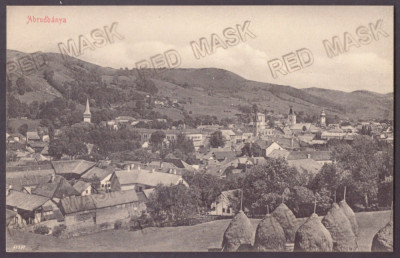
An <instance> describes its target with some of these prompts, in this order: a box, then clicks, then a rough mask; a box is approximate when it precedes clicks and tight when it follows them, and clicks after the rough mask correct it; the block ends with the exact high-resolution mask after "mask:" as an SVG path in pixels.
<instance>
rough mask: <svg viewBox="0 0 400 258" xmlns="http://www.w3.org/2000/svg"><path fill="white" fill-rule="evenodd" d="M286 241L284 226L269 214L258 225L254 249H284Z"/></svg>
mask: <svg viewBox="0 0 400 258" xmlns="http://www.w3.org/2000/svg"><path fill="white" fill-rule="evenodd" d="M285 243H286V237H285V232H284V231H283V228H282V226H281V225H280V224H279V222H278V221H277V220H276V219H275V218H274V217H273V216H272V215H271V214H267V215H266V216H265V218H264V219H263V220H262V221H261V222H260V224H258V226H257V230H256V237H255V241H254V249H255V250H257V251H283V250H285Z"/></svg>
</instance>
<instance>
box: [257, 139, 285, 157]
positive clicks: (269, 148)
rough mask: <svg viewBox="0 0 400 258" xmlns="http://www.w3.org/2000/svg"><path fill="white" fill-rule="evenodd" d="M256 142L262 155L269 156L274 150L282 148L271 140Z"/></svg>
mask: <svg viewBox="0 0 400 258" xmlns="http://www.w3.org/2000/svg"><path fill="white" fill-rule="evenodd" d="M256 143H257V144H258V145H259V146H260V148H261V150H262V155H263V156H264V157H269V155H270V154H271V152H273V151H274V150H284V148H283V147H282V146H281V145H279V144H278V143H276V142H273V141H258V142H256Z"/></svg>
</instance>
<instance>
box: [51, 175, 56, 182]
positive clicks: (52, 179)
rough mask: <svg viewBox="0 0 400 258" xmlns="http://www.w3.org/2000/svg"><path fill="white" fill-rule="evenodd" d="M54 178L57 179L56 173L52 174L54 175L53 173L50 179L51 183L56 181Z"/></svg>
mask: <svg viewBox="0 0 400 258" xmlns="http://www.w3.org/2000/svg"><path fill="white" fill-rule="evenodd" d="M54 179H55V176H54V174H52V175H51V179H50V183H53V182H54Z"/></svg>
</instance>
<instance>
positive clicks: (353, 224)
mask: <svg viewBox="0 0 400 258" xmlns="http://www.w3.org/2000/svg"><path fill="white" fill-rule="evenodd" d="M339 207H340V209H341V210H342V212H343V213H344V215H346V217H347V218H348V219H349V221H350V224H351V229H352V230H353V233H354V235H355V236H356V237H357V236H358V223H357V220H356V215H355V214H354V211H353V210H352V209H351V208H350V206H349V205H348V204H347V202H346V200H345V199H343V200H341V201H340V202H339Z"/></svg>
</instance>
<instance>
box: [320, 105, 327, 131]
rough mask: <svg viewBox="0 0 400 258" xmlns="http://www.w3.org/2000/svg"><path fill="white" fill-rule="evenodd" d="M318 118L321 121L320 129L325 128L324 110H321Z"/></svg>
mask: <svg viewBox="0 0 400 258" xmlns="http://www.w3.org/2000/svg"><path fill="white" fill-rule="evenodd" d="M320 117H321V121H320V124H321V127H325V126H326V115H325V110H324V109H322V112H321V116H320Z"/></svg>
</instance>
